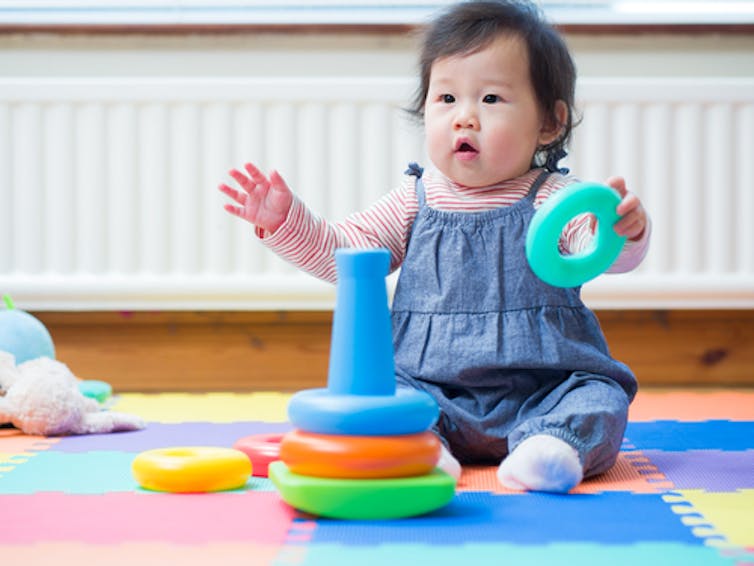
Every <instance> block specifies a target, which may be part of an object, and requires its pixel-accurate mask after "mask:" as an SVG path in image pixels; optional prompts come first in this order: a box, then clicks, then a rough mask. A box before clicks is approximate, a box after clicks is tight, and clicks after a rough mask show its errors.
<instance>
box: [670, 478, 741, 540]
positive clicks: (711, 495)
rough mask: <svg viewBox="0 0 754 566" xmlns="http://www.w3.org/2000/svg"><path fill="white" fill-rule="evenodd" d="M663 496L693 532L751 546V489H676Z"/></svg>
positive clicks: (702, 536)
mask: <svg viewBox="0 0 754 566" xmlns="http://www.w3.org/2000/svg"><path fill="white" fill-rule="evenodd" d="M664 499H665V500H666V501H667V502H668V503H670V504H671V506H672V509H673V511H674V512H676V513H678V514H679V515H681V518H682V520H684V523H685V524H687V525H688V526H689V527H690V528H692V529H693V532H694V534H696V535H697V536H699V537H701V538H705V537H724V538H725V539H726V541H727V542H728V543H729V544H732V545H735V546H739V547H743V548H754V489H740V490H738V491H733V492H710V491H703V490H699V489H679V490H677V491H675V492H673V494H669V495H666V496H664ZM684 516H687V517H684ZM700 516H701V517H700Z"/></svg>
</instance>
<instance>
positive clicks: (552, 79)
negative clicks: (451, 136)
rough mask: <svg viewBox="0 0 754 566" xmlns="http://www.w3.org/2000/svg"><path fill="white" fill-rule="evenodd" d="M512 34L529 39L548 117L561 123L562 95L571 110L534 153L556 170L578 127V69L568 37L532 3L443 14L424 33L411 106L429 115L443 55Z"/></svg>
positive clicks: (466, 7)
mask: <svg viewBox="0 0 754 566" xmlns="http://www.w3.org/2000/svg"><path fill="white" fill-rule="evenodd" d="M506 34H512V35H517V36H519V37H521V38H522V39H523V41H524V43H525V44H526V48H527V52H528V54H529V74H530V79H531V83H532V86H533V88H534V94H535V96H536V97H537V101H538V103H539V106H540V109H541V111H542V112H543V114H544V116H545V119H546V120H548V121H550V123H551V124H556V123H557V121H558V120H557V116H556V114H555V109H556V102H557V101H558V100H562V101H563V102H564V103H565V104H566V107H567V109H568V113H567V117H566V123H565V124H561V125H562V132H561V134H560V136H558V138H557V139H556V140H554V141H553V142H551V143H549V144H548V145H546V146H544V147H540V148H538V151H537V155H536V156H535V158H534V161H535V162H536V163H533V165H544V166H546V167H547V168H548V169H550V170H552V171H554V170H556V169H557V162H558V161H559V160H560V159H562V158H563V157H565V146H566V144H567V143H568V140H569V139H570V137H571V130H572V129H573V126H574V121H573V113H574V92H575V89H576V68H575V66H574V64H573V60H572V59H571V54H570V53H569V52H568V48H567V47H566V45H565V42H564V41H563V39H562V38H561V37H560V35H559V34H558V33H557V32H556V31H555V29H553V28H552V27H551V26H550V25H549V24H548V23H547V22H546V21H545V19H544V16H543V15H542V13H541V12H540V10H539V9H538V8H537V7H536V6H535V5H534V4H533V3H531V2H528V1H525V0H472V1H468V2H460V3H459V4H455V5H453V6H452V7H451V8H450V9H448V10H446V11H445V12H443V13H441V14H440V16H439V17H438V18H437V19H435V20H434V22H433V23H432V24H431V25H430V26H429V28H428V29H427V30H426V32H425V34H424V41H423V46H422V50H421V56H420V59H419V66H420V75H421V83H420V85H419V88H418V89H417V92H416V95H415V97H414V100H413V104H412V105H411V107H410V108H409V111H410V112H411V113H412V114H413V115H414V116H416V117H418V118H419V119H423V118H424V104H425V100H426V98H427V91H428V90H429V79H430V72H431V70H432V64H433V63H434V62H435V61H436V60H437V59H440V58H443V57H449V56H452V55H468V54H471V53H475V52H477V51H480V50H482V49H484V48H486V47H487V46H488V45H489V44H490V43H492V41H494V40H495V39H497V38H498V37H500V36H503V35H506Z"/></svg>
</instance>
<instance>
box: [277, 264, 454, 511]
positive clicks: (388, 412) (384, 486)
mask: <svg viewBox="0 0 754 566" xmlns="http://www.w3.org/2000/svg"><path fill="white" fill-rule="evenodd" d="M335 261H336V267H337V270H338V288H337V300H336V306H335V313H334V317H333V330H332V343H331V348H330V367H329V372H328V378H327V380H328V385H327V388H325V389H315V390H309V391H302V392H299V393H297V394H296V395H294V396H293V397H292V398H291V400H290V402H289V405H288V416H289V418H290V420H291V422H292V423H293V425H294V426H295V427H297V429H298V430H294V431H293V432H290V433H288V434H286V435H285V436H284V437H283V440H282V442H281V447H280V457H281V461H278V462H272V463H271V464H270V466H269V475H270V479H271V480H272V482H273V483H274V484H275V486H276V487H277V489H278V491H279V492H280V495H281V497H282V498H283V500H284V501H286V502H287V503H288V504H290V505H292V506H293V507H296V508H297V509H300V510H302V511H306V512H308V513H312V514H315V515H321V516H324V517H331V518H336V519H396V518H402V517H410V516H414V515H420V514H423V513H427V512H429V511H433V510H435V509H438V508H440V507H442V506H444V505H446V504H447V503H448V502H450V500H451V499H452V498H453V495H454V494H455V485H456V484H455V480H454V479H453V478H452V477H451V476H450V475H448V474H446V473H445V472H443V471H441V470H439V469H437V468H434V466H435V465H436V463H437V460H438V458H439V454H440V449H441V448H440V446H439V444H440V443H439V440H438V439H437V437H436V436H435V435H434V434H433V433H431V432H428V431H429V429H430V428H431V427H432V425H433V424H434V423H435V421H436V420H437V417H438V416H439V409H438V407H437V404H436V403H435V401H434V399H432V397H430V396H429V395H427V394H426V393H423V392H419V391H408V392H405V393H404V392H403V390H401V391H397V390H396V382H395V362H394V357H393V356H394V355H393V343H392V331H391V323H390V311H389V308H388V302H387V289H386V287H385V277H386V276H387V272H388V268H389V263H390V255H389V252H388V251H387V250H384V249H376V250H375V249H373V250H361V251H357V250H349V249H340V250H337V251H336V253H335ZM426 435H430V437H432V438H429V437H427V436H426ZM411 452H413V454H411V455H410V456H409V455H407V453H411ZM419 453H421V457H418V455H419ZM409 476H410V477H409Z"/></svg>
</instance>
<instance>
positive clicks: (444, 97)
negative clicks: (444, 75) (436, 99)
mask: <svg viewBox="0 0 754 566" xmlns="http://www.w3.org/2000/svg"><path fill="white" fill-rule="evenodd" d="M440 100H442V101H443V102H444V103H445V104H453V103H454V102H455V101H456V97H455V96H453V95H452V94H443V95H442V96H441V97H440Z"/></svg>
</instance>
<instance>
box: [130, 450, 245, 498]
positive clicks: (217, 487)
mask: <svg viewBox="0 0 754 566" xmlns="http://www.w3.org/2000/svg"><path fill="white" fill-rule="evenodd" d="M131 471H132V472H133V475H134V478H136V481H137V482H138V483H139V485H140V486H141V487H143V488H144V489H151V490H154V491H169V492H172V493H201V492H207V491H224V490H228V489H236V488H239V487H242V486H244V485H245V484H246V482H247V481H248V479H249V476H250V475H251V462H250V461H249V458H248V456H246V454H244V453H243V452H241V451H240V450H235V449H233V448H220V447H214V446H176V447H172V448H157V449H155V450H147V451H146V452H142V453H141V454H139V455H138V456H136V458H134V460H133V462H132V464H131Z"/></svg>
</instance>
